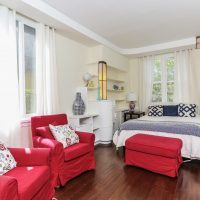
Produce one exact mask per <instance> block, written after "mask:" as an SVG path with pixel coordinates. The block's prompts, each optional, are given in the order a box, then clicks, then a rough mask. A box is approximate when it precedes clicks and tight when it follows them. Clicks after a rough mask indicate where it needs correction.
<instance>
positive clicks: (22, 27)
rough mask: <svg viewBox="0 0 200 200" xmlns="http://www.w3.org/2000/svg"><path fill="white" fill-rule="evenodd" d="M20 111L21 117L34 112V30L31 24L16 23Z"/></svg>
mask: <svg viewBox="0 0 200 200" xmlns="http://www.w3.org/2000/svg"><path fill="white" fill-rule="evenodd" d="M16 30H17V50H18V74H19V76H18V77H19V93H20V110H21V114H22V115H23V116H25V115H27V114H32V113H35V112H36V28H35V25H34V23H33V22H29V20H26V19H23V18H19V19H18V20H17V22H16Z"/></svg>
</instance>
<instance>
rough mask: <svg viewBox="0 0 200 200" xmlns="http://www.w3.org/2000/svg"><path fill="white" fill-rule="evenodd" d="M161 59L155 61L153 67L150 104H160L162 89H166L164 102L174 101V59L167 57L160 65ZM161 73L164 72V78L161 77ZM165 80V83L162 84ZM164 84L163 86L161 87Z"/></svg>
mask: <svg viewBox="0 0 200 200" xmlns="http://www.w3.org/2000/svg"><path fill="white" fill-rule="evenodd" d="M161 61H162V58H159V59H155V62H154V67H153V86H152V102H162V100H163V96H164V94H163V91H162V90H163V87H164V88H166V89H165V91H166V92H167V94H166V96H167V99H164V101H167V102H173V99H174V63H175V61H174V57H168V58H167V59H166V61H165V62H163V63H164V66H162V64H161ZM163 71H166V76H167V77H163V76H164V74H163ZM164 80H165V82H164ZM163 84H164V85H163Z"/></svg>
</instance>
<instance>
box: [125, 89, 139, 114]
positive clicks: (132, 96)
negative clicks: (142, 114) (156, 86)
mask: <svg viewBox="0 0 200 200" xmlns="http://www.w3.org/2000/svg"><path fill="white" fill-rule="evenodd" d="M126 99H127V101H129V109H130V111H132V112H133V111H134V109H135V102H136V101H137V95H136V94H135V93H134V92H130V93H128V94H127V97H126Z"/></svg>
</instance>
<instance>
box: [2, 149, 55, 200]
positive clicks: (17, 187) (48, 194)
mask: <svg viewBox="0 0 200 200" xmlns="http://www.w3.org/2000/svg"><path fill="white" fill-rule="evenodd" d="M9 150H10V151H11V153H12V155H13V157H14V158H15V160H16V162H17V167H15V168H14V169H12V170H10V171H9V172H7V173H5V174H4V175H3V176H0V199H1V200H11V199H12V200H44V199H46V200H50V199H52V197H53V195H54V192H55V191H54V187H53V185H52V184H51V179H50V178H51V170H50V166H49V164H50V149H33V148H32V149H29V148H27V149H24V148H9Z"/></svg>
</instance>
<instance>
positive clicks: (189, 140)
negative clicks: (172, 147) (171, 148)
mask: <svg viewBox="0 0 200 200" xmlns="http://www.w3.org/2000/svg"><path fill="white" fill-rule="evenodd" d="M137 133H144V134H148V135H158V136H163V137H171V138H180V139H181V140H182V142H183V147H182V150H181V155H182V156H183V157H187V158H198V159H200V117H199V116H196V117H176V116H173V117H172V116H161V117H152V116H147V115H146V116H144V117H141V118H139V119H135V120H129V121H127V122H124V123H123V124H122V125H121V127H120V130H118V131H116V132H115V134H114V137H113V142H114V144H115V145H116V147H121V146H124V145H125V141H126V139H127V138H129V137H131V136H133V135H135V134H137Z"/></svg>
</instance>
